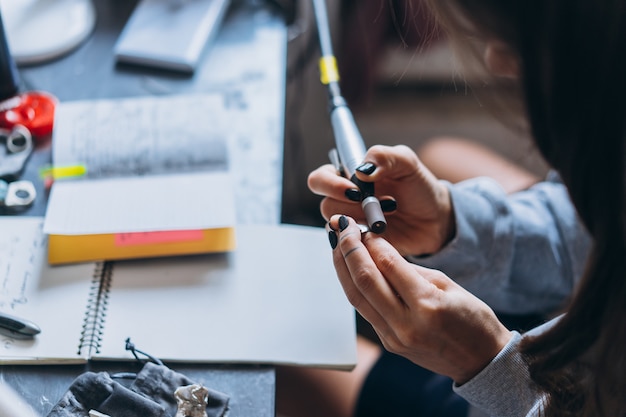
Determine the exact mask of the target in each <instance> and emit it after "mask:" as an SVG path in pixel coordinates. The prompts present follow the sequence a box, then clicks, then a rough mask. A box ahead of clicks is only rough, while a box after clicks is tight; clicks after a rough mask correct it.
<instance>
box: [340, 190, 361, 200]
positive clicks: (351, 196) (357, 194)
mask: <svg viewBox="0 0 626 417" xmlns="http://www.w3.org/2000/svg"><path fill="white" fill-rule="evenodd" d="M344 194H345V195H346V197H348V200H351V201H361V191H359V190H357V189H356V188H349V189H347V190H346V192H345V193H344Z"/></svg>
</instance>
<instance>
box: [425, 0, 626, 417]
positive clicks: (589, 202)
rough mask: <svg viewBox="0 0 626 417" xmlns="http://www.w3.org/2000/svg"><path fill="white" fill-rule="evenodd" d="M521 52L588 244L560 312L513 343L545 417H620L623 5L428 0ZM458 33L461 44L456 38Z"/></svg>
mask: <svg viewBox="0 0 626 417" xmlns="http://www.w3.org/2000/svg"><path fill="white" fill-rule="evenodd" d="M429 3H431V7H432V9H433V11H434V12H435V14H436V15H437V16H438V17H439V19H440V21H441V22H442V23H443V25H444V26H445V27H447V28H448V29H449V32H450V35H451V39H454V40H458V39H459V38H465V39H466V40H467V39H470V38H472V37H474V36H476V35H478V37H479V38H482V39H485V38H487V39H488V38H494V39H497V40H499V41H503V42H505V43H506V44H507V45H508V46H509V47H510V48H511V49H512V50H513V51H514V52H515V53H516V54H517V56H518V59H519V65H520V82H521V87H520V88H521V93H522V98H523V100H524V103H525V109H526V114H527V117H528V120H529V122H530V128H531V131H532V135H533V138H534V140H535V143H536V145H537V147H538V148H539V150H540V151H541V153H542V155H543V156H544V157H545V159H546V160H547V161H548V163H549V164H550V165H552V167H554V168H555V169H556V170H557V171H558V172H559V173H560V175H561V177H562V179H563V181H564V183H565V185H566V186H567V188H568V190H569V193H570V196H571V199H572V201H573V203H574V206H575V207H576V209H577V212H578V214H579V215H580V218H581V219H582V221H583V223H584V224H585V226H586V227H587V229H588V231H589V232H590V234H591V236H592V238H593V241H594V244H593V247H592V250H591V254H590V255H589V258H588V263H587V268H586V272H585V274H584V277H583V278H582V281H581V283H580V285H579V287H578V288H577V291H576V293H575V294H574V296H573V299H572V301H571V302H570V304H569V306H568V311H567V314H566V315H564V317H563V318H562V319H561V320H560V321H559V322H558V324H557V325H556V326H555V327H553V328H552V329H551V330H549V331H548V332H546V333H544V334H541V335H539V336H536V337H533V338H531V337H526V338H525V339H524V342H523V344H522V353H523V354H524V355H525V357H526V359H527V361H528V363H529V369H530V372H531V377H532V379H533V380H534V381H535V382H536V383H537V384H538V385H539V386H540V387H541V388H542V389H543V390H544V391H545V392H546V394H547V403H546V407H545V410H544V414H545V415H546V416H611V417H615V416H624V415H626V245H625V240H626V202H625V199H626V184H625V178H626V170H625V163H624V159H625V158H626V149H625V146H624V140H625V138H626V0H603V1H597V0H509V1H505V0H472V1H470V0H456V1H451V0H445V1H441V0H431V1H429ZM461 40H462V39H461Z"/></svg>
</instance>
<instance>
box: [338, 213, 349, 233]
mask: <svg viewBox="0 0 626 417" xmlns="http://www.w3.org/2000/svg"><path fill="white" fill-rule="evenodd" d="M348 224H349V222H348V218H347V217H346V216H344V215H342V216H341V217H339V231H340V232H343V231H344V230H346V227H348Z"/></svg>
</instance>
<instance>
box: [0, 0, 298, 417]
mask: <svg viewBox="0 0 626 417" xmlns="http://www.w3.org/2000/svg"><path fill="white" fill-rule="evenodd" d="M94 3H95V5H96V8H97V13H98V16H97V25H96V29H95V32H94V33H93V35H92V36H91V37H90V38H89V40H88V41H86V42H85V43H84V44H83V45H82V46H81V47H79V48H78V49H77V50H75V51H73V52H72V53H70V54H69V55H67V56H65V57H63V58H61V59H58V60H56V61H54V62H51V63H47V64H44V65H39V66H33V67H24V68H20V76H21V80H22V82H23V88H22V90H23V91H29V90H42V91H47V92H50V93H52V94H54V95H55V96H56V97H57V98H58V99H59V100H61V101H69V100H78V99H93V98H114V97H128V96H139V95H142V96H144V95H161V94H173V93H187V92H221V93H222V94H224V96H225V97H226V98H227V99H228V100H232V104H233V105H235V106H239V107H240V108H241V110H242V118H244V119H245V120H242V123H241V124H239V125H238V126H233V128H234V129H236V130H237V135H236V139H235V140H234V143H231V144H230V145H231V153H230V158H231V163H232V164H233V171H234V172H235V175H236V177H235V180H236V186H237V188H236V202H237V210H238V211H237V220H238V222H239V223H241V224H245V223H260V224H273V223H279V222H280V207H281V204H280V198H281V184H282V152H283V118H284V96H285V79H284V77H285V75H284V73H285V65H286V64H285V63H286V53H287V29H286V27H285V24H284V23H283V21H282V18H281V17H280V16H279V15H278V14H277V12H276V11H273V10H271V9H269V8H268V7H267V6H266V5H264V4H263V3H262V2H256V3H255V2H242V1H237V0H233V6H232V7H231V11H230V13H229V15H228V17H227V19H226V22H225V23H224V26H223V28H222V30H221V31H220V33H219V35H218V37H217V39H216V41H215V44H214V45H212V46H211V47H210V49H207V50H206V51H205V54H204V56H203V59H202V63H201V65H200V66H199V68H198V70H197V71H196V73H195V74H193V75H192V76H186V75H181V74H177V73H171V72H165V71H159V70H153V69H147V68H139V67H130V66H119V65H115V62H114V57H113V53H112V48H113V45H114V43H115V41H116V39H117V36H118V34H119V33H120V31H121V29H122V28H123V26H124V24H125V22H126V20H127V19H128V16H130V14H131V12H132V10H133V7H134V5H135V4H136V1H134V0H95V1H94ZM50 156H51V153H50V146H49V144H48V145H44V146H39V147H38V148H37V149H36V151H35V153H34V154H33V155H32V157H31V160H30V161H29V163H28V165H27V168H26V171H25V174H24V177H23V178H24V179H30V180H31V181H33V182H34V183H35V185H36V187H37V192H38V197H37V200H36V202H35V204H34V205H33V207H31V208H30V209H29V210H27V211H26V212H25V213H24V215H28V216H42V215H44V214H45V208H46V198H45V190H44V188H43V183H42V181H41V180H40V179H39V168H40V167H41V166H43V165H45V164H48V163H50ZM129 366H130V367H132V366H133V365H131V364H125V363H97V364H91V366H90V367H89V368H86V367H85V366H77V365H71V366H60V365H59V366H57V365H54V366H52V365H46V366H35V365H28V366H21V365H20V366H6V365H5V366H1V367H0V379H2V380H6V381H7V382H8V383H9V384H10V385H12V386H13V387H14V388H15V389H16V390H17V391H18V393H19V394H21V395H22V396H24V397H25V398H26V399H27V401H28V402H29V403H30V404H31V405H32V406H33V407H34V408H35V410H36V411H38V412H39V413H40V414H42V415H46V414H47V413H48V412H49V410H50V409H51V408H52V406H53V405H54V404H55V403H56V402H57V401H58V399H59V398H60V397H61V395H62V394H63V393H64V392H65V390H66V389H67V387H68V386H69V384H70V383H71V381H72V380H73V379H74V378H75V377H76V376H78V375H79V374H80V373H82V372H84V371H85V370H87V369H89V370H105V371H111V372H115V371H118V370H123V369H128V367H129ZM171 366H172V368H173V369H175V370H177V371H179V372H182V373H184V374H186V375H188V376H189V377H190V378H192V379H194V380H196V381H198V382H203V383H205V384H206V385H207V386H209V387H211V388H214V389H217V390H220V391H222V392H224V393H226V394H228V395H230V396H231V415H235V416H243V417H245V416H255V417H263V416H274V389H275V376H274V369H273V368H271V367H267V366H227V365H224V366H215V365H206V366H205V365H183V364H176V365H171Z"/></svg>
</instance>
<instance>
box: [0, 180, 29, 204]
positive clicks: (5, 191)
mask: <svg viewBox="0 0 626 417" xmlns="http://www.w3.org/2000/svg"><path fill="white" fill-rule="evenodd" d="M36 196H37V191H36V190H35V186H34V185H33V183H32V182H30V181H14V182H10V183H7V182H6V181H2V180H0V207H1V208H5V209H8V210H13V211H17V210H21V209H25V208H27V207H30V206H31V205H32V204H33V202H34V201H35V197H36Z"/></svg>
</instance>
